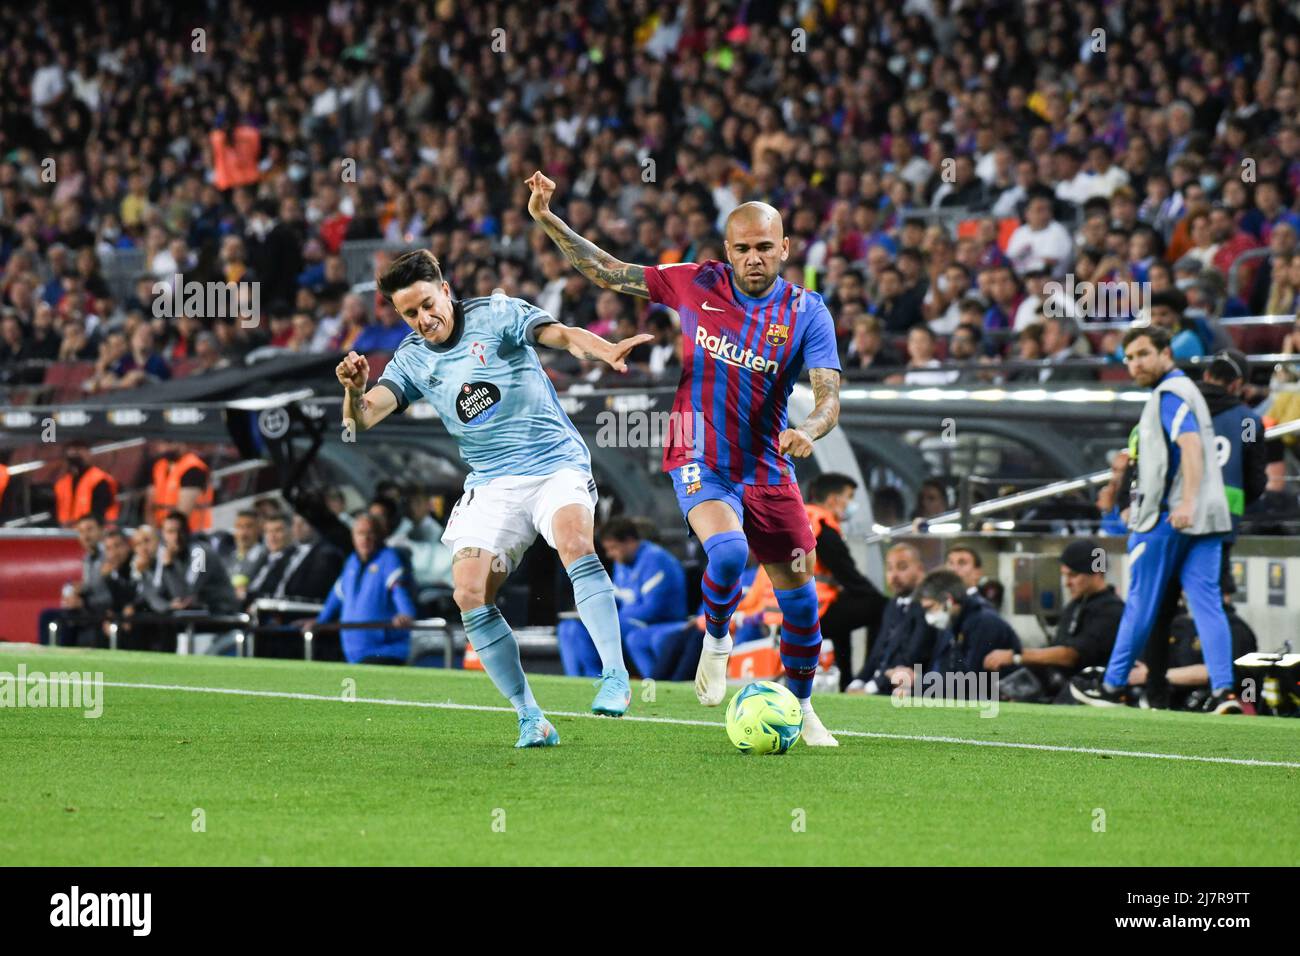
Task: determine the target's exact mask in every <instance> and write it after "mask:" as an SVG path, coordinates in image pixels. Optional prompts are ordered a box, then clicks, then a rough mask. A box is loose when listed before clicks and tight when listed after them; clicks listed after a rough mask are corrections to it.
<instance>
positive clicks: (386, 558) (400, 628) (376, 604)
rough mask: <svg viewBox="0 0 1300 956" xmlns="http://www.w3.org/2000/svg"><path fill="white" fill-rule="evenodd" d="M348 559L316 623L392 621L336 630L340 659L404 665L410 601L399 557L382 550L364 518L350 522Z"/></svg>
mask: <svg viewBox="0 0 1300 956" xmlns="http://www.w3.org/2000/svg"><path fill="white" fill-rule="evenodd" d="M352 547H353V548H354V549H355V550H354V551H353V552H352V556H351V557H349V558H348V560H347V562H346V563H345V564H344V565H343V573H342V574H340V575H339V579H338V580H337V581H335V582H334V587H332V588H330V595H329V598H327V599H326V601H325V606H324V607H323V608H321V610H320V613H319V614H318V615H317V616H316V623H317V624H327V623H329V622H330V621H336V620H339V619H342V620H344V621H392V622H393V626H392V627H391V628H387V629H383V628H375V629H360V628H347V629H344V630H343V631H341V632H340V638H341V642H342V644H343V656H344V657H346V658H347V659H348V662H349V663H351V664H405V663H406V658H407V654H408V653H409V651H410V648H411V632H410V631H409V630H407V628H409V627H410V626H411V624H412V622H413V621H414V620H415V617H416V608H415V602H414V601H412V600H411V593H410V591H409V590H408V584H409V581H408V579H407V575H406V568H405V566H404V565H403V564H402V558H401V556H400V555H399V554H398V553H397V552H396V551H394V550H393V549H392V548H389V547H385V546H384V542H383V535H382V533H381V532H380V530H379V528H378V527H377V522H376V521H375V519H374V518H373V517H372V516H371V515H369V514H363V515H358V516H357V519H356V520H355V521H354V522H352Z"/></svg>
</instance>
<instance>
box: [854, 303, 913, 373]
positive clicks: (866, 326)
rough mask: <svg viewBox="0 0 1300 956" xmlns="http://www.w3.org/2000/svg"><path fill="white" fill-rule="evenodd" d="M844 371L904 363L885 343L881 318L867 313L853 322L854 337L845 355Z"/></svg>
mask: <svg viewBox="0 0 1300 956" xmlns="http://www.w3.org/2000/svg"><path fill="white" fill-rule="evenodd" d="M843 364H844V371H846V372H848V371H852V370H855V369H880V368H896V367H898V366H900V365H902V364H903V360H902V358H901V357H900V356H899V355H898V353H896V352H894V351H893V350H892V349H890V348H889V347H887V346H886V345H885V344H884V340H883V339H882V338H881V334H880V320H879V319H877V318H876V317H875V316H874V315H865V316H863V317H862V318H860V319H858V320H857V321H855V322H854V323H853V337H852V338H851V339H849V346H848V349H847V351H846V353H845V356H844V363H843Z"/></svg>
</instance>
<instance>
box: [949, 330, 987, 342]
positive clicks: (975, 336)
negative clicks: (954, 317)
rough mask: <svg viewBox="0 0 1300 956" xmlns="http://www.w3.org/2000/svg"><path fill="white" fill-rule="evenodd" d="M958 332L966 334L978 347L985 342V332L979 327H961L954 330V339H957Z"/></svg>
mask: <svg viewBox="0 0 1300 956" xmlns="http://www.w3.org/2000/svg"><path fill="white" fill-rule="evenodd" d="M958 332H965V333H966V334H967V335H969V336H970V337H971V339H972V340H973V341H974V343H975V344H976V345H979V344H980V343H981V342H983V341H984V330H983V329H981V328H980V327H979V326H978V325H959V326H957V328H955V329H953V330H952V338H956V336H957V333H958Z"/></svg>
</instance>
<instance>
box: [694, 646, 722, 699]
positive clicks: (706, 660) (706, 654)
mask: <svg viewBox="0 0 1300 956" xmlns="http://www.w3.org/2000/svg"><path fill="white" fill-rule="evenodd" d="M730 657H731V654H730V653H726V654H720V653H718V652H717V651H710V650H707V649H706V650H703V651H701V652H700V663H699V665H698V666H697V667H696V668H695V696H696V697H698V698H699V699H700V703H701V704H703V705H704V706H705V707H717V706H718V705H719V704H721V703H722V699H723V698H724V697H726V696H727V660H728V659H729V658H730Z"/></svg>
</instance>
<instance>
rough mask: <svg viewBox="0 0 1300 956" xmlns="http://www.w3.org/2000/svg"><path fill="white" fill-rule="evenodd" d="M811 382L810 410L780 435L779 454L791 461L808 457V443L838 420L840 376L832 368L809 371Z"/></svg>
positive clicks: (810, 444)
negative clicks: (811, 397)
mask: <svg viewBox="0 0 1300 956" xmlns="http://www.w3.org/2000/svg"><path fill="white" fill-rule="evenodd" d="M808 375H809V377H810V378H811V379H812V388H813V402H814V405H813V410H812V413H811V414H810V415H809V416H808V417H807V418H805V419H804V420H803V424H802V425H799V426H797V427H795V428H787V429H786V430H785V431H783V432H781V445H780V449H781V453H782V454H787V453H788V454H790V455H793V456H794V457H795V458H807V457H808V456H809V455H811V454H812V450H813V448H812V443H813V442H814V441H816V440H817V439H818V438H821V437H822V436H823V435H825V434H826V433H827V432H829V431H830V430H831V429H832V428H834V427H835V423H836V422H838V421H839V419H840V373H839V372H837V371H836V370H835V369H833V368H814V369H809V371H808Z"/></svg>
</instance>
